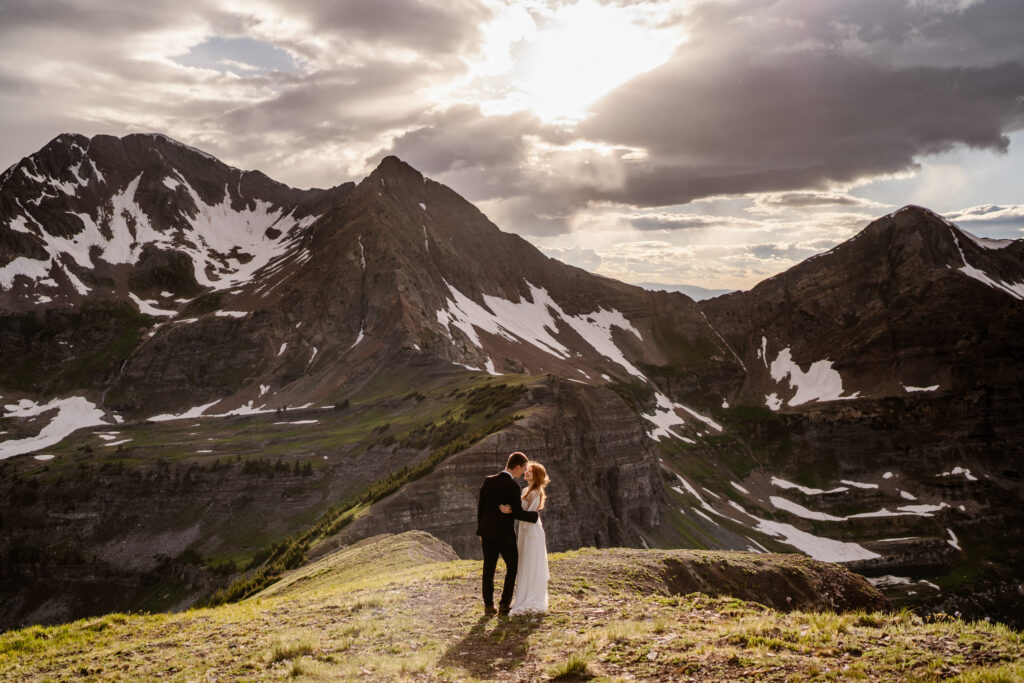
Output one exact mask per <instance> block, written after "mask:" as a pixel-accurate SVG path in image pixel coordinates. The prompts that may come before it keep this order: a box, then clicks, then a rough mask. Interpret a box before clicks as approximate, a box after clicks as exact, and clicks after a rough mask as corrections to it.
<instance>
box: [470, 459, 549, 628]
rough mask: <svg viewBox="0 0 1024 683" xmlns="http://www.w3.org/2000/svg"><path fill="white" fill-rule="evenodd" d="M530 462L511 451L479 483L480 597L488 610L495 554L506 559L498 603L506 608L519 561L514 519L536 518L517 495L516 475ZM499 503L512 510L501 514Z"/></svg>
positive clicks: (526, 519) (526, 520) (510, 600)
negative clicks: (500, 468)
mask: <svg viewBox="0 0 1024 683" xmlns="http://www.w3.org/2000/svg"><path fill="white" fill-rule="evenodd" d="M528 462H529V460H528V459H527V457H526V456H525V455H523V454H522V453H518V452H517V453H513V454H512V455H510V456H509V457H508V462H507V464H506V465H505V469H504V470H503V471H501V472H499V473H498V474H495V475H492V476H490V477H487V479H485V480H484V484H483V486H481V487H480V497H479V500H478V502H477V515H476V517H477V527H476V535H477V536H478V537H479V538H480V547H481V550H482V551H483V556H484V567H483V598H484V607H485V609H486V611H487V612H492V611H493V610H494V570H495V568H496V567H497V565H498V557H499V556H500V557H501V559H502V560H504V561H505V585H504V587H503V590H502V592H501V602H500V607H501V609H502V611H507V610H508V606H509V604H510V603H511V602H512V592H513V589H514V587H515V582H516V568H517V565H518V563H519V550H518V548H517V547H516V530H515V527H514V526H513V520H514V519H520V520H522V521H524V522H536V521H537V520H538V518H539V515H538V514H537V513H536V512H531V511H528V510H524V509H523V504H522V499H521V498H520V495H521V489H520V488H519V484H517V483H516V481H515V480H516V478H518V477H521V476H522V475H523V472H524V471H525V470H526V465H527V463H528ZM502 505H508V506H509V507H510V508H512V513H511V514H502V513H501V510H500V509H499V508H500V506H502Z"/></svg>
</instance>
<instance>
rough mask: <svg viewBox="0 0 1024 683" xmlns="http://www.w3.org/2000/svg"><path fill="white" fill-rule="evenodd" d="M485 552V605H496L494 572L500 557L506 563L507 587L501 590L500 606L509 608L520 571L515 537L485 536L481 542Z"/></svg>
mask: <svg viewBox="0 0 1024 683" xmlns="http://www.w3.org/2000/svg"><path fill="white" fill-rule="evenodd" d="M480 545H481V547H482V549H483V552H484V576H483V590H484V604H485V605H493V604H494V570H495V569H496V568H497V566H498V556H499V555H500V556H501V559H502V560H504V561H505V586H504V587H503V588H502V590H501V602H500V603H499V604H501V605H504V606H506V607H507V606H508V605H510V604H512V591H514V590H515V587H516V571H517V570H518V569H519V546H518V545H517V543H516V539H515V537H514V536H513V537H512V538H511V539H501V538H488V537H487V536H484V537H483V538H482V539H481V540H480Z"/></svg>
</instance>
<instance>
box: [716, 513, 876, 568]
mask: <svg viewBox="0 0 1024 683" xmlns="http://www.w3.org/2000/svg"><path fill="white" fill-rule="evenodd" d="M729 504H730V505H732V506H733V507H734V508H736V509H737V510H739V511H740V512H742V513H743V514H745V515H747V516H748V517H750V518H751V519H753V520H754V521H755V522H757V524H756V526H754V529H756V530H757V531H760V532H761V533H763V534H767V535H769V536H772V537H775V538H777V539H779V540H780V541H782V542H783V543H785V544H786V545H791V546H793V547H794V548H796V549H797V550H799V551H801V552H802V553H805V554H807V555H810V556H811V557H813V558H814V559H815V560H820V561H822V562H852V561H854V560H870V559H872V558H875V557H879V554H878V553H875V552H872V551H870V550H868V549H867V548H865V547H863V546H861V545H858V544H856V543H847V542H845V541H836V540H834V539H831V538H825V537H823V536H815V535H813V534H809V533H807V532H806V531H801V530H800V529H797V528H796V527H795V526H793V525H791V524H783V523H781V522H773V521H771V520H767V519H761V518H759V517H755V516H754V515H752V514H750V513H749V512H747V511H746V510H744V509H743V507H742V506H741V505H740V504H739V503H737V502H735V501H729Z"/></svg>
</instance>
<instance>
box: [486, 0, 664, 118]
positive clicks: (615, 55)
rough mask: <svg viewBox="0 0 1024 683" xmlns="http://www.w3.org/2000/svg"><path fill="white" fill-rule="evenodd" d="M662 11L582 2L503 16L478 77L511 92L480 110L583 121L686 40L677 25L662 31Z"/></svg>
mask: <svg viewBox="0 0 1024 683" xmlns="http://www.w3.org/2000/svg"><path fill="white" fill-rule="evenodd" d="M663 12H664V6H662V7H660V8H655V7H652V6H647V5H645V4H642V3H637V4H633V5H627V6H624V7H615V6H602V5H599V4H597V3H596V2H593V1H592V0H583V1H582V2H578V3H575V4H571V5H563V6H561V7H559V8H558V9H557V10H555V11H554V12H552V13H549V14H545V15H543V16H535V17H531V16H529V15H527V14H526V13H525V12H523V11H522V10H521V9H519V10H513V11H509V12H506V13H504V14H503V15H502V16H500V17H499V19H498V20H497V21H496V22H495V23H494V24H492V26H491V27H490V30H489V31H487V33H488V38H489V39H490V40H488V45H487V47H486V49H485V53H484V55H483V61H482V62H481V64H480V67H481V68H480V69H479V71H478V73H479V72H484V73H487V75H490V76H499V75H500V77H501V78H502V79H503V80H504V82H505V83H506V84H507V87H508V89H507V90H506V91H505V92H504V96H503V97H501V98H498V99H489V100H484V101H482V102H481V103H480V104H481V106H482V108H483V109H484V111H485V112H487V113H507V112H510V111H514V110H523V109H527V110H530V111H532V112H534V113H535V114H536V115H537V116H539V117H540V118H542V119H544V120H545V121H549V122H575V121H579V120H581V119H582V118H584V117H585V116H586V112H587V108H588V107H589V106H590V105H591V104H593V103H594V102H595V101H597V100H598V99H599V98H600V97H601V96H603V95H605V94H606V93H608V92H610V91H611V90H613V89H614V88H616V87H617V86H619V85H621V84H623V83H625V82H626V81H628V80H629V79H630V78H633V77H634V76H637V75H639V74H642V73H645V72H647V71H650V70H651V69H654V68H656V67H658V66H660V65H661V64H664V63H665V61H667V60H668V58H669V57H670V56H671V54H672V51H673V50H674V49H675V48H676V47H677V46H678V45H679V44H680V43H681V42H682V41H683V39H684V36H683V35H682V33H681V30H680V28H679V27H678V26H667V27H660V28H659V25H661V24H662V21H663V20H664V18H665V17H664V16H663ZM499 72H503V73H499ZM491 92H493V91H491Z"/></svg>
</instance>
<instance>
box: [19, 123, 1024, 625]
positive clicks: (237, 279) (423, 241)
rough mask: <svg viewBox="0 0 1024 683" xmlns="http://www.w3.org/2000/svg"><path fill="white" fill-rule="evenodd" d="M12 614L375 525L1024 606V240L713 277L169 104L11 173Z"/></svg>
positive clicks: (829, 259)
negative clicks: (576, 240)
mask: <svg viewBox="0 0 1024 683" xmlns="http://www.w3.org/2000/svg"><path fill="white" fill-rule="evenodd" d="M0 352H2V357H3V359H4V361H5V362H4V363H2V364H0V397H2V399H0V404H2V406H3V412H2V413H0V439H3V441H0V575H2V576H3V578H4V580H3V582H2V588H0V594H2V596H3V600H2V602H0V604H2V607H0V626H7V627H9V626H13V625H19V624H25V623H34V622H55V621H61V620H65V619H68V618H73V617H77V616H84V615H88V614H96V613H101V612H103V611H109V610H114V609H153V610H155V609H180V608H182V607H185V606H188V605H191V604H194V603H196V601H198V600H202V599H210V596H211V595H214V594H215V593H216V592H217V591H219V593H217V595H219V596H220V598H219V599H234V598H236V597H241V596H244V595H247V594H250V593H251V592H253V591H254V590H257V589H259V588H260V587H262V586H265V585H267V584H268V583H270V582H272V581H274V580H276V579H277V578H278V577H279V576H280V575H281V574H282V573H283V572H287V571H289V570H291V569H294V568H295V567H297V566H300V565H301V564H303V563H305V562H307V561H309V560H312V559H315V558H318V557H321V556H323V555H325V554H327V553H330V552H332V551H333V550H334V549H336V548H339V547H345V546H347V545H348V544H351V543H353V542H355V541H358V540H360V539H362V538H366V537H369V536H373V535H376V534H380V533H396V532H402V531H406V530H409V529H420V530H424V531H427V532H429V533H431V534H433V535H434V536H436V537H438V538H440V539H442V540H443V541H445V542H446V543H449V544H450V545H451V546H452V547H453V548H454V549H455V550H456V551H457V552H458V553H459V554H460V555H461V556H463V557H476V556H478V554H479V548H478V547H477V545H476V543H475V538H474V537H473V535H472V534H473V526H474V521H475V506H476V492H477V489H478V486H479V482H480V481H481V480H482V478H483V477H484V476H485V475H486V474H487V473H489V472H491V471H493V470H494V469H495V468H497V467H499V466H500V464H501V463H502V461H503V458H504V456H505V455H507V453H508V452H509V451H511V450H524V451H525V452H527V453H528V454H529V455H530V456H531V457H533V458H536V459H538V460H540V461H542V462H544V463H545V464H546V465H547V467H548V471H549V474H550V475H551V476H552V480H553V483H552V486H551V489H550V493H551V501H550V504H549V507H548V509H547V510H546V511H545V527H546V529H547V532H548V540H549V546H550V549H551V550H553V551H555V550H567V549H573V548H579V547H584V546H597V547H609V546H630V547H637V548H639V547H662V548H709V549H730V550H750V551H753V552H765V551H772V552H779V551H781V552H803V553H806V554H808V555H810V556H812V557H813V558H815V559H819V560H825V561H835V562H843V563H845V564H846V565H847V566H848V567H850V568H852V569H854V570H855V571H858V572H861V573H863V574H865V575H866V576H868V577H869V578H870V580H871V581H872V582H873V583H875V584H876V585H878V586H879V587H881V588H882V589H883V590H884V591H885V592H886V593H887V594H888V596H889V598H890V600H891V601H893V602H894V603H895V604H907V605H910V606H914V607H917V608H920V609H922V610H932V611H935V610H945V611H947V612H953V611H961V612H963V613H965V614H968V615H971V616H991V617H993V618H997V619H1002V620H1006V621H1010V622H1014V623H1019V615H1020V614H1021V613H1024V610H1022V609H1021V608H1022V607H1024V585H1022V584H1021V583H1020V580H1019V578H1018V577H1019V576H1021V575H1024V571H1022V570H1024V537H1022V533H1021V532H1020V529H1021V528H1022V526H1024V512H1021V510H1022V509H1024V508H1022V506H1021V502H1022V498H1024V483H1022V482H1021V473H1022V471H1024V421H1022V420H1021V419H1020V415H1021V414H1024V372H1022V369H1021V363H1020V359H1021V358H1024V241H1022V240H1017V241H999V242H997V241H993V240H985V239H981V238H977V237H975V236H973V235H970V234H969V233H967V232H965V231H963V230H961V229H960V228H958V227H957V226H956V225H953V224H951V223H949V222H947V221H946V220H945V219H943V218H942V217H940V216H938V215H936V214H934V213H932V212H931V211H929V210H927V209H924V208H920V207H914V206H908V207H905V208H903V209H901V210H899V211H897V212H895V213H893V214H890V215H888V216H885V217H883V218H880V219H878V220H876V221H874V222H873V223H871V224H870V225H868V226H867V227H866V228H865V229H864V230H863V231H862V232H860V233H859V234H858V235H856V236H855V237H854V238H852V239H851V240H849V241H847V242H845V243H843V244H840V245H839V246H837V247H836V248H834V249H833V250H832V251H830V252H828V253H826V254H821V255H819V256H816V257H813V258H811V259H808V260H807V261H805V262H803V263H801V264H799V265H797V266H795V267H794V268H792V269H790V270H789V271H786V272H785V273H782V274H780V275H778V276H776V277H773V278H771V279H769V280H767V281H765V282H763V283H761V284H759V285H758V286H756V287H754V288H753V289H752V290H750V291H746V292H734V293H731V294H726V295H723V296H718V297H716V298H713V299H708V300H704V301H701V302H695V301H694V300H692V299H690V298H689V297H687V296H685V295H683V294H680V293H670V292H664V291H659V292H652V291H647V290H644V289H641V288H639V287H634V286H631V285H627V284H623V283H620V282H617V281H614V280H611V279H608V278H604V277H600V276H596V275H593V274H591V273H588V272H586V271H583V270H580V269H578V268H574V267H571V266H568V265H565V264H563V263H561V262H559V261H557V260H554V259H550V258H547V257H545V256H544V255H543V254H541V253H540V252H539V251H538V250H537V249H535V248H534V247H533V246H531V245H530V244H529V243H528V242H526V241H525V240H523V239H522V238H520V237H518V236H515V235H511V234H508V233H504V232H502V231H501V230H499V229H498V228H497V227H496V226H495V225H494V224H493V223H491V222H490V221H489V220H488V219H487V218H486V216H484V215H483V214H482V213H480V211H478V210H477V209H476V208H475V207H474V206H472V205H471V204H470V203H468V202H466V201H465V200H464V199H462V198H461V197H459V196H458V195H457V194H456V193H455V192H453V191H452V190H451V189H449V188H447V187H445V186H443V185H441V184H439V183H436V182H434V181H432V180H430V179H428V178H425V177H424V176H422V175H421V174H420V173H419V172H418V171H416V170H415V169H413V168H412V167H410V166H409V165H407V164H405V163H404V162H402V161H400V160H399V159H397V158H394V157H388V158H385V159H384V160H383V161H382V162H381V163H380V165H379V166H378V167H377V169H376V170H374V171H373V172H372V173H371V174H370V175H369V176H367V177H366V178H364V179H363V180H362V181H361V182H359V183H358V184H353V183H345V184H342V185H338V186H336V187H333V188H330V189H323V190H320V189H312V190H296V189H293V188H289V187H287V186H284V185H281V184H280V183H276V182H274V181H273V180H271V179H269V178H267V177H266V176H265V175H263V174H261V173H259V172H255V171H240V170H238V169H235V168H231V167H229V166H226V165H225V164H223V163H221V162H219V161H218V160H216V159H214V158H212V157H210V156H209V155H207V154H205V153H203V152H200V151H198V150H195V149H192V148H189V147H186V146H184V145H182V144H180V143H177V142H175V141H173V140H171V139H170V138H167V137H165V136H161V135H130V136H127V137H125V138H121V139H118V138H114V137H109V136H97V137H94V138H91V139H90V138H86V137H83V136H79V135H61V136H59V137H57V138H55V139H54V140H53V141H52V142H51V143H49V144H48V145H47V146H46V147H44V148H43V149H42V150H40V151H39V152H37V153H36V154H34V155H32V156H30V157H27V158H25V159H23V160H21V161H20V162H19V163H17V164H15V165H14V166H12V167H11V168H9V169H7V171H5V172H4V173H3V174H2V176H0Z"/></svg>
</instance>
